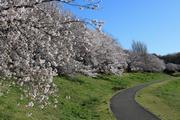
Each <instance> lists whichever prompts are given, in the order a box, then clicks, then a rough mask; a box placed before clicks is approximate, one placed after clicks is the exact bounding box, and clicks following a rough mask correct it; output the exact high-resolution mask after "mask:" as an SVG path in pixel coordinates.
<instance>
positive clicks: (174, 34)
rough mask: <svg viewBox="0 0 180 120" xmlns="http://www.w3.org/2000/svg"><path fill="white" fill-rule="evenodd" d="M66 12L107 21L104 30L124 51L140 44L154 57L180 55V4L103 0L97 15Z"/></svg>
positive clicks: (153, 0) (161, 0) (157, 0)
mask: <svg viewBox="0 0 180 120" xmlns="http://www.w3.org/2000/svg"><path fill="white" fill-rule="evenodd" d="M77 1H79V0H77ZM65 8H68V9H71V11H72V12H73V13H74V14H75V15H76V16H78V17H80V18H90V19H94V18H95V19H99V20H103V21H105V25H104V28H103V30H104V31H105V32H107V33H109V34H111V35H112V36H113V37H114V38H116V39H117V40H118V42H119V43H120V44H121V45H122V47H123V48H126V49H129V48H130V47H131V43H132V40H138V41H142V42H144V43H145V44H147V46H148V51H149V52H150V53H157V54H161V55H163V54H168V53H174V52H180V0H102V3H101V4H100V9H98V10H97V11H91V10H83V11H81V10H79V9H77V8H74V7H67V6H66V7H65Z"/></svg>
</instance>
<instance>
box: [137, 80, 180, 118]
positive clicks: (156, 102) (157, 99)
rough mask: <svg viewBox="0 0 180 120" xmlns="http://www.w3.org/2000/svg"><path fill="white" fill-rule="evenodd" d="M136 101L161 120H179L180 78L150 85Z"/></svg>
mask: <svg viewBox="0 0 180 120" xmlns="http://www.w3.org/2000/svg"><path fill="white" fill-rule="evenodd" d="M136 100H137V101H138V102H139V103H140V104H141V105H142V106H144V107H145V108H147V109H148V110H149V111H151V112H153V113H154V114H155V115H157V116H158V117H159V118H160V119H162V120H180V78H172V79H169V80H168V81H165V82H162V83H158V84H154V85H151V86H150V87H148V88H145V89H143V90H141V91H140V92H139V93H138V94H137V96H136Z"/></svg>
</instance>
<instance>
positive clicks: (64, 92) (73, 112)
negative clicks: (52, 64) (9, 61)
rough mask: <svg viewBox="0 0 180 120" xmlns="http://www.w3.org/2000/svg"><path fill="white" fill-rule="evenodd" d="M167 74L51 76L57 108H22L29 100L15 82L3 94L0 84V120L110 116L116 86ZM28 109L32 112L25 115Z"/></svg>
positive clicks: (89, 119)
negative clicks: (23, 95) (56, 92)
mask: <svg viewBox="0 0 180 120" xmlns="http://www.w3.org/2000/svg"><path fill="white" fill-rule="evenodd" d="M168 77H169V76H167V75H164V74H158V73H131V74H124V75H123V77H119V76H106V75H104V76H99V77H97V78H90V77H85V76H81V75H77V76H76V77H74V78H67V77H55V78H54V80H55V83H56V85H57V86H58V88H59V93H58V95H59V98H58V99H59V101H60V102H59V104H58V106H57V108H54V107H53V106H52V105H50V106H49V107H47V108H45V109H44V110H41V109H40V107H39V106H38V105H35V107H33V108H31V109H29V108H26V107H25V103H28V101H29V100H28V99H23V100H20V95H21V94H22V91H21V90H20V89H19V88H18V87H17V86H12V87H10V90H9V93H8V94H6V93H5V91H6V90H4V89H5V88H6V84H1V85H0V120H59V119H60V120H83V119H86V120H92V119H93V120H114V118H113V116H112V115H111V113H110V112H109V109H108V102H109V99H110V98H111V96H112V95H113V94H114V93H115V92H116V91H117V90H120V89H124V88H128V87H131V86H134V85H137V84H140V83H144V82H148V81H152V80H159V79H165V78H168ZM1 93H4V95H2V94H1ZM69 96H70V99H69ZM18 103H20V105H19V106H18V105H17V104H18ZM29 112H32V113H33V114H32V116H31V117H29V118H28V117H27V114H28V113H29Z"/></svg>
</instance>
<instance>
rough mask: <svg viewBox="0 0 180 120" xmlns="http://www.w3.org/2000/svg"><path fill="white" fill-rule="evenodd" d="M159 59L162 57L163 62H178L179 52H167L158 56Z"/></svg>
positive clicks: (179, 62)
mask: <svg viewBox="0 0 180 120" xmlns="http://www.w3.org/2000/svg"><path fill="white" fill-rule="evenodd" d="M158 57H159V58H160V59H163V60H164V61H165V63H174V64H180V52H179V53H174V54H169V55H165V56H158Z"/></svg>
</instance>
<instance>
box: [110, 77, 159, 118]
mask: <svg viewBox="0 0 180 120" xmlns="http://www.w3.org/2000/svg"><path fill="white" fill-rule="evenodd" d="M158 82H160V81H155V82H149V83H146V84H141V85H138V86H135V87H132V88H129V89H126V90H123V91H121V92H119V93H117V94H116V95H115V96H113V97H112V98H111V100H110V108H111V111H112V112H113V114H114V115H115V117H116V118H117V120H160V119H159V118H157V117H156V116H155V115H153V114H152V113H150V112H148V111H147V110H145V109H144V108H143V107H141V106H140V105H139V104H138V103H137V102H136V101H135V94H136V92H137V91H138V90H140V89H142V88H144V87H146V86H148V85H150V84H153V83H158Z"/></svg>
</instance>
